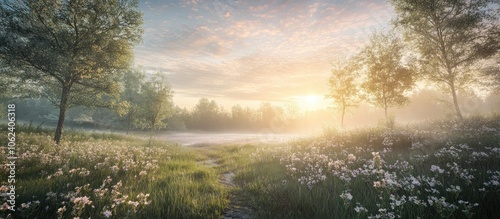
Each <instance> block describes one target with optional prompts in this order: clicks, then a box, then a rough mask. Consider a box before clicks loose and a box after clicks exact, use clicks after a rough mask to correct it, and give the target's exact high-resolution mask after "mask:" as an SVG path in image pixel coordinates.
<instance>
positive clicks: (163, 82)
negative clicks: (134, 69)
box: [135, 72, 173, 131]
mask: <svg viewBox="0 0 500 219" xmlns="http://www.w3.org/2000/svg"><path fill="white" fill-rule="evenodd" d="M139 107H140V110H138V111H137V113H138V116H137V117H136V120H135V121H136V123H135V124H136V125H137V126H138V127H141V128H146V129H150V130H151V131H154V130H158V129H160V128H164V127H166V125H167V124H166V121H165V119H167V118H169V117H171V116H172V113H173V102H172V91H171V89H170V85H169V84H168V81H167V78H166V76H165V75H164V74H162V73H161V72H158V73H156V74H154V75H153V77H152V78H151V79H150V80H148V81H146V82H145V83H144V84H143V85H142V87H141V93H140V100H139Z"/></svg>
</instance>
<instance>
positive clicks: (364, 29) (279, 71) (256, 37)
mask: <svg viewBox="0 0 500 219" xmlns="http://www.w3.org/2000/svg"><path fill="white" fill-rule="evenodd" d="M146 5H147V4H146ZM141 7H143V6H141ZM143 8H145V9H144V10H145V17H148V19H147V20H146V23H145V27H146V28H145V34H144V42H143V43H142V44H141V45H139V46H137V47H136V48H135V50H134V51H135V56H136V63H137V64H138V65H143V66H145V68H147V69H149V70H155V69H156V70H161V71H163V72H165V73H167V74H168V77H169V79H170V81H171V83H172V87H173V89H174V90H175V91H176V94H179V95H180V96H183V97H191V98H195V97H217V98H223V99H225V100H285V99H289V98H290V96H293V95H301V94H304V93H316V94H319V95H321V94H323V93H325V92H327V90H328V88H327V83H326V82H325V81H327V79H328V77H329V76H330V61H331V60H332V59H334V58H335V57H338V56H348V55H351V54H353V53H354V52H355V51H356V50H357V49H358V48H360V47H361V46H362V45H363V43H364V42H366V40H367V39H368V37H369V34H370V33H371V31H372V30H373V29H375V28H379V29H380V28H384V27H387V26H388V25H389V20H390V19H391V17H392V16H393V12H392V9H390V7H389V6H388V5H387V3H386V2H382V1H372V2H358V1H351V0H337V1H334V2H331V1H317V2H310V1H285V0H275V1H241V2H230V3H225V2H224V1H185V2H184V3H181V4H177V5H176V4H167V6H165V7H164V12H165V13H167V12H168V13H167V14H165V13H153V12H150V11H149V9H148V7H147V6H144V7H143ZM185 9H188V10H185ZM194 9H196V10H194ZM146 12H147V13H146ZM170 13H171V14H170Z"/></svg>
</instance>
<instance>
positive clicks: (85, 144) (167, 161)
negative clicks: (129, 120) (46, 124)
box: [0, 128, 228, 218]
mask: <svg viewBox="0 0 500 219" xmlns="http://www.w3.org/2000/svg"><path fill="white" fill-rule="evenodd" d="M3 130H6V129H2V132H0V135H1V137H0V140H1V142H2V144H3V143H5V142H6V134H5V132H4V131H3ZM17 139H18V141H17V145H18V146H17V148H18V156H19V159H18V163H17V166H16V169H17V170H18V172H17V173H16V181H17V182H16V184H15V185H16V188H17V190H16V192H17V193H16V194H17V195H18V196H17V197H16V212H15V213H14V216H17V217H16V218H34V217H35V216H36V217H37V218H58V217H60V218H73V217H80V218H89V217H91V218H218V217H219V216H220V215H221V213H222V210H223V209H224V208H225V207H226V206H227V202H228V201H227V199H226V194H227V189H225V188H224V187H223V186H221V185H220V184H219V183H218V173H217V172H216V171H215V170H214V169H213V168H210V167H207V166H204V165H200V164H198V163H197V160H196V159H197V155H195V154H194V153H193V152H192V151H190V150H186V149H184V148H181V147H180V146H175V145H170V144H167V143H164V142H161V141H153V142H152V143H151V145H149V142H148V141H147V140H142V139H138V138H132V137H126V136H122V135H110V134H102V133H90V134H84V133H71V132H70V133H66V134H65V137H64V141H62V142H61V144H60V145H54V143H53V141H52V135H49V133H48V132H47V130H43V129H36V130H35V129H33V130H29V129H26V128H21V129H20V130H17ZM4 149H5V148H4ZM2 151H3V152H4V153H5V150H2ZM5 157H6V156H5V154H4V155H3V156H2V157H1V158H0V159H1V160H0V162H2V163H5V162H6V158H5ZM2 167H3V168H2V170H1V172H0V178H3V179H7V168H8V167H5V166H2ZM3 183H6V180H5V181H3ZM2 185H5V184H2ZM4 188H5V187H2V189H4ZM2 192H5V191H2ZM2 199H4V200H3V201H4V202H5V197H3V198H2ZM2 203H3V202H2ZM0 213H1V214H2V216H7V214H9V213H11V212H10V211H8V210H5V209H4V210H3V211H1V212H0Z"/></svg>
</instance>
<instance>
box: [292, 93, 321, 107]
mask: <svg viewBox="0 0 500 219" xmlns="http://www.w3.org/2000/svg"><path fill="white" fill-rule="evenodd" d="M294 99H295V101H296V102H297V104H298V106H299V108H300V110H303V111H315V110H319V109H324V108H325V107H326V104H327V101H325V99H324V98H323V96H322V95H317V94H309V95H301V96H295V98H294Z"/></svg>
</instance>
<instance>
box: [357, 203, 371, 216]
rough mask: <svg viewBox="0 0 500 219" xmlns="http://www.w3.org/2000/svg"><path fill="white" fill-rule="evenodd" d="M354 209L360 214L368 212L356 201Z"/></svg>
mask: <svg viewBox="0 0 500 219" xmlns="http://www.w3.org/2000/svg"><path fill="white" fill-rule="evenodd" d="M354 211H356V213H358V214H362V213H366V212H368V209H366V208H365V207H363V206H361V204H359V203H356V207H355V208H354Z"/></svg>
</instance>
